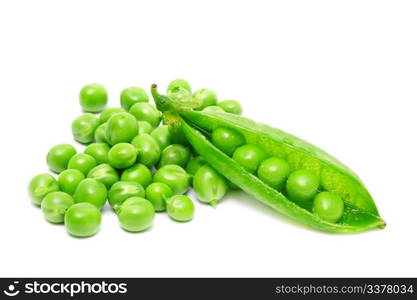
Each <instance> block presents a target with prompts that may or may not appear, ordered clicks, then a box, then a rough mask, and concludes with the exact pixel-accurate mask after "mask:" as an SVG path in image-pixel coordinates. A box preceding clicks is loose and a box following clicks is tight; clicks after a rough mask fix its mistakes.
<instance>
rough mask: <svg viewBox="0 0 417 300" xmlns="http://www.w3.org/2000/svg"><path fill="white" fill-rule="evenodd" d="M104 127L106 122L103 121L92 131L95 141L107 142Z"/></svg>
mask: <svg viewBox="0 0 417 300" xmlns="http://www.w3.org/2000/svg"><path fill="white" fill-rule="evenodd" d="M106 128H107V123H103V124H101V125H99V126H98V127H97V128H96V130H95V131H94V141H96V143H104V144H108V141H107V137H106Z"/></svg>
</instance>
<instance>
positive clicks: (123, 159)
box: [108, 143, 138, 169]
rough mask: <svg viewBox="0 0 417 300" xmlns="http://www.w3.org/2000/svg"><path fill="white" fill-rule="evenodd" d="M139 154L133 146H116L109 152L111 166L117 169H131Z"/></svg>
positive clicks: (124, 144) (125, 144)
mask: <svg viewBox="0 0 417 300" xmlns="http://www.w3.org/2000/svg"><path fill="white" fill-rule="evenodd" d="M137 154H138V151H137V149H136V148H135V146H133V145H132V144H129V143H119V144H116V145H114V146H113V147H112V148H111V149H110V151H109V155H108V160H109V164H110V165H111V166H112V167H113V168H116V169H124V168H129V167H130V166H133V164H134V163H135V162H136V159H137Z"/></svg>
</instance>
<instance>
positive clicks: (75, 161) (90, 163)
mask: <svg viewBox="0 0 417 300" xmlns="http://www.w3.org/2000/svg"><path fill="white" fill-rule="evenodd" d="M95 166H97V162H96V160H95V159H94V157H92V156H91V155H88V154H85V153H78V154H75V155H74V156H73V157H71V159H70V161H69V162H68V168H69V169H75V170H78V171H81V172H82V173H83V174H84V175H86V176H87V174H88V172H90V170H91V169H92V168H94V167H95Z"/></svg>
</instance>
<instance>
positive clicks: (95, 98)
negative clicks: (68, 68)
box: [80, 83, 108, 113]
mask: <svg viewBox="0 0 417 300" xmlns="http://www.w3.org/2000/svg"><path fill="white" fill-rule="evenodd" d="M107 98H108V97H107V91H106V89H105V88H104V86H102V85H101V84H98V83H91V84H87V85H86V86H84V87H83V88H82V89H81V91H80V104H81V107H82V108H83V110H84V111H86V112H92V113H97V112H100V111H102V110H103V108H104V107H105V106H106V105H107Z"/></svg>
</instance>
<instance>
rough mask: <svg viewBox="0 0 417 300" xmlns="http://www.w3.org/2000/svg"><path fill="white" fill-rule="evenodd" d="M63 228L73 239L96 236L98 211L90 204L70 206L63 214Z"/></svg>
mask: <svg viewBox="0 0 417 300" xmlns="http://www.w3.org/2000/svg"><path fill="white" fill-rule="evenodd" d="M64 219H65V227H66V229H67V232H68V233H69V234H70V235H72V236H75V237H88V236H92V235H94V234H96V233H97V232H98V231H99V229H100V224H101V213H100V210H99V209H98V208H97V207H96V206H94V205H92V204H90V203H77V204H74V205H72V206H71V207H70V208H69V209H68V210H67V212H66V213H65V218H64Z"/></svg>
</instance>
